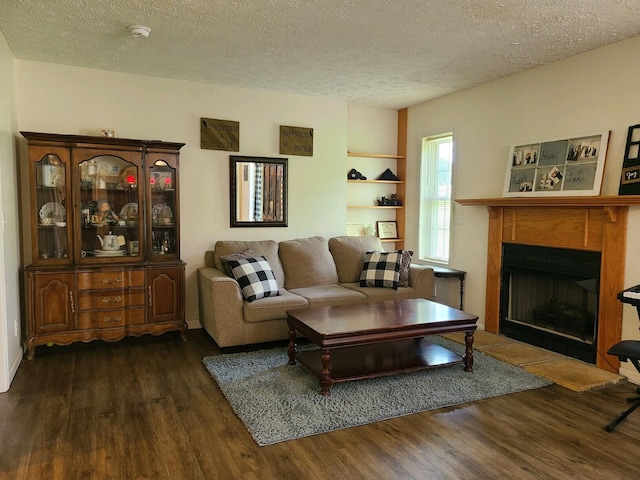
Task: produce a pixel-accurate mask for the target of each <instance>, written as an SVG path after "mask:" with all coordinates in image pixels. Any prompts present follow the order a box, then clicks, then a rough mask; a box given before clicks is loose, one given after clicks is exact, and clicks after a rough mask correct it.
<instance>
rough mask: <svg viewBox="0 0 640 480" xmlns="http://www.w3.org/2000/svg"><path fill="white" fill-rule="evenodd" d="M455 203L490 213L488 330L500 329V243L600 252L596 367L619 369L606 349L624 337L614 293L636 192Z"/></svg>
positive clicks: (639, 198)
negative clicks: (616, 194)
mask: <svg viewBox="0 0 640 480" xmlns="http://www.w3.org/2000/svg"><path fill="white" fill-rule="evenodd" d="M456 202H457V203H459V204H461V205H463V206H470V207H472V206H484V207H487V210H488V213H489V228H488V242H487V247H488V248H487V277H486V300H485V312H484V326H485V330H487V331H488V332H491V333H500V332H501V323H502V318H501V312H500V308H501V293H502V292H501V291H502V288H501V284H502V280H503V278H502V250H503V246H504V245H506V244H518V245H530V246H540V247H550V248H562V249H569V250H579V251H583V252H596V253H597V254H599V255H600V260H601V261H600V271H599V280H598V282H597V286H598V294H597V316H596V317H597V318H595V319H594V339H593V342H594V344H595V347H594V350H595V355H596V366H598V367H600V368H602V369H605V370H609V371H611V372H617V371H618V369H619V367H620V361H619V360H618V358H617V357H615V356H611V355H607V353H606V352H607V350H608V349H609V347H611V346H612V345H613V344H615V343H617V342H619V341H620V339H621V337H622V304H621V303H620V302H619V301H618V299H617V298H616V296H617V294H618V292H620V291H621V290H623V288H624V267H625V251H626V237H627V213H628V209H629V206H640V195H620V196H610V197H608V196H593V197H582V196H580V197H579V196H575V197H574V196H562V197H546V196H544V197H543V196H540V197H531V198H528V197H510V198H478V199H456ZM585 278H586V277H585ZM578 281H582V280H578ZM561 333H562V332H561ZM580 340H582V339H580Z"/></svg>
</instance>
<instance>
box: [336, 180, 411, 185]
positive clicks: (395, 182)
mask: <svg viewBox="0 0 640 480" xmlns="http://www.w3.org/2000/svg"><path fill="white" fill-rule="evenodd" d="M347 183H393V184H395V185H399V184H402V183H404V182H403V181H402V180H347Z"/></svg>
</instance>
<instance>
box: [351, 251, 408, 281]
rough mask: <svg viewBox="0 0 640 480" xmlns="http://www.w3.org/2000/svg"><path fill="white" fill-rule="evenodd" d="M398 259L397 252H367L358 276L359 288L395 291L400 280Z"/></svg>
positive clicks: (398, 254)
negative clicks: (391, 289) (390, 289)
mask: <svg viewBox="0 0 640 480" xmlns="http://www.w3.org/2000/svg"><path fill="white" fill-rule="evenodd" d="M400 257H401V255H400V253H398V252H367V253H366V254H365V256H364V265H363V267H362V274H361V275H360V286H361V287H380V288H393V289H394V290H397V289H398V281H399V279H400Z"/></svg>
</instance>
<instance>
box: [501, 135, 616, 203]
mask: <svg viewBox="0 0 640 480" xmlns="http://www.w3.org/2000/svg"><path fill="white" fill-rule="evenodd" d="M608 141H609V132H608V131H606V132H603V133H599V134H591V135H576V136H573V137H569V138H564V139H551V140H545V141H539V142H528V143H521V144H516V145H513V146H511V149H510V151H509V158H508V159H507V175H506V177H505V182H504V193H503V195H504V196H505V197H517V196H525V197H529V196H531V197H535V196H556V195H561V196H568V195H573V196H576V195H600V189H601V186H602V176H603V173H604V164H605V160H606V154H607V143H608Z"/></svg>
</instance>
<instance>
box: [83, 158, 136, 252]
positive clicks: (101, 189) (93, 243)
mask: <svg viewBox="0 0 640 480" xmlns="http://www.w3.org/2000/svg"><path fill="white" fill-rule="evenodd" d="M73 160H74V165H76V173H77V179H78V180H77V181H76V185H78V188H77V189H76V191H77V192H78V193H77V195H78V199H79V200H78V201H77V202H76V205H77V211H76V212H75V220H76V224H77V225H79V227H78V229H77V231H78V232H77V240H76V245H78V251H77V252H76V255H77V258H76V261H77V263H80V264H89V263H92V264H93V263H113V262H115V263H122V262H132V261H133V262H139V261H142V259H143V258H142V254H141V250H140V246H141V245H142V244H144V237H143V235H144V228H143V219H142V213H143V212H142V208H139V206H140V205H141V204H142V198H143V197H142V191H143V188H142V185H141V184H140V182H141V181H142V168H141V165H142V154H141V152H139V151H131V152H129V151H114V152H113V153H111V152H109V151H108V150H105V149H101V150H89V149H78V150H74V152H73Z"/></svg>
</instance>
